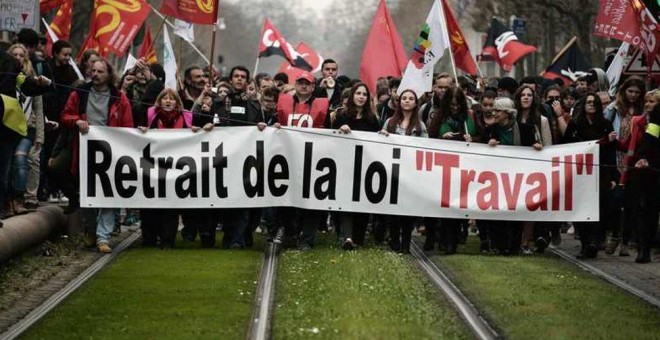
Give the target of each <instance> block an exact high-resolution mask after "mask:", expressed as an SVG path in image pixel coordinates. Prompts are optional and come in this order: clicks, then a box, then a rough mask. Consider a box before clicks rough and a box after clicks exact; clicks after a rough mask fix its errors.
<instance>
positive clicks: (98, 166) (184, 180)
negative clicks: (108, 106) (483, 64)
mask: <svg viewBox="0 0 660 340" xmlns="http://www.w3.org/2000/svg"><path fill="white" fill-rule="evenodd" d="M598 152H599V149H598V145H597V144H596V143H595V142H585V143H576V144H569V145H558V146H552V147H548V148H545V149H544V150H542V151H535V150H533V149H532V148H531V147H508V146H497V147H490V146H488V145H484V144H466V143H463V142H453V141H443V140H436V139H426V138H419V137H402V136H397V135H390V136H387V137H386V136H383V135H379V134H376V133H361V132H353V133H351V134H349V135H343V134H340V133H338V132H337V131H334V130H321V129H314V130H310V129H304V128H303V129H290V128H287V129H284V128H283V129H279V130H278V129H275V128H268V129H266V130H265V131H263V132H260V131H258V130H257V128H256V127H228V128H216V129H215V130H213V131H211V132H203V131H200V132H197V133H192V132H191V131H190V130H187V129H181V130H153V131H149V132H147V133H145V134H142V133H141V132H140V131H139V130H137V129H129V128H107V127H97V126H92V127H90V130H89V133H88V134H87V135H84V136H81V143H80V195H81V206H83V207H130V208H142V207H149V208H159V207H160V208H202V207H215V208H237V207H269V206H296V207H301V208H307V209H318V210H328V211H353V212H368V213H376V214H391V215H410V216H429V217H453V218H475V219H501V220H505V219H506V220H531V221H543V220H545V221H597V220H598V219H599V216H598V177H599V171H598V166H597V164H595V163H596V162H597V160H598Z"/></svg>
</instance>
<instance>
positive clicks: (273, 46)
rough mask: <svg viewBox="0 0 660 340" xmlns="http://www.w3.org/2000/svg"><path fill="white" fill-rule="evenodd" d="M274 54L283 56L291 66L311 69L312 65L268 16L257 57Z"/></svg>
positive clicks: (306, 69)
mask: <svg viewBox="0 0 660 340" xmlns="http://www.w3.org/2000/svg"><path fill="white" fill-rule="evenodd" d="M274 54H276V55H279V56H282V57H284V59H286V60H287V61H288V62H289V63H290V64H291V66H293V67H296V68H299V69H303V70H305V71H311V70H312V69H313V67H312V65H310V64H309V63H308V62H307V61H306V60H305V58H303V56H302V55H301V54H300V53H298V51H296V49H295V48H293V46H291V44H289V43H288V42H287V41H286V39H284V37H283V36H282V35H281V34H280V32H278V31H277V29H276V28H275V27H274V26H273V25H272V24H271V23H270V21H269V20H268V18H266V20H265V21H264V29H263V30H262V32H261V40H260V41H259V56H258V58H261V57H270V56H271V55H274Z"/></svg>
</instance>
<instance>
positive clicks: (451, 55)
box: [436, 0, 458, 86]
mask: <svg viewBox="0 0 660 340" xmlns="http://www.w3.org/2000/svg"><path fill="white" fill-rule="evenodd" d="M436 1H440V11H441V13H440V14H441V16H442V20H444V21H445V24H444V25H443V32H442V33H443V34H444V35H445V38H446V39H447V42H448V43H449V46H448V48H449V58H450V60H451V69H452V71H454V80H455V81H456V86H458V74H457V73H456V62H455V61H454V50H452V48H451V39H450V38H449V32H447V16H446V15H445V3H446V2H445V0H436Z"/></svg>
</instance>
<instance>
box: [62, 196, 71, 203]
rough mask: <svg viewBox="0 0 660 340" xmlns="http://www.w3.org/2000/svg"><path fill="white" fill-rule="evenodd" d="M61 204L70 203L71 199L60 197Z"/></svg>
mask: <svg viewBox="0 0 660 340" xmlns="http://www.w3.org/2000/svg"><path fill="white" fill-rule="evenodd" d="M60 203H69V198H68V197H66V196H64V195H60Z"/></svg>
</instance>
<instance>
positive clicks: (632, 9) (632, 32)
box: [593, 0, 660, 71]
mask: <svg viewBox="0 0 660 340" xmlns="http://www.w3.org/2000/svg"><path fill="white" fill-rule="evenodd" d="M593 34H594V35H595V36H599V37H605V38H613V39H617V40H621V41H625V42H627V43H629V44H630V45H632V46H635V47H637V48H639V49H640V50H642V52H643V53H644V54H645V55H646V59H647V65H649V71H650V70H651V67H652V66H653V64H654V63H655V57H656V55H657V54H658V51H659V50H660V29H659V28H658V23H657V21H656V20H655V18H654V17H653V14H651V12H650V11H649V10H648V8H647V7H646V5H644V3H643V2H642V1H640V0H617V1H612V0H609V1H608V0H601V1H600V5H599V7H598V15H597V16H596V22H595V25H594V32H593Z"/></svg>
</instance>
